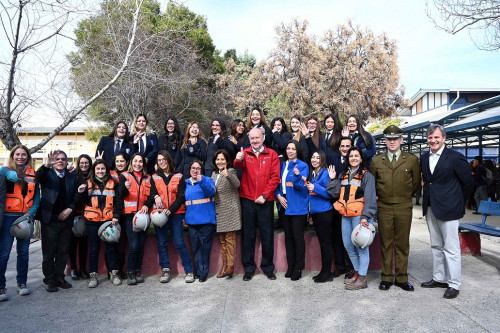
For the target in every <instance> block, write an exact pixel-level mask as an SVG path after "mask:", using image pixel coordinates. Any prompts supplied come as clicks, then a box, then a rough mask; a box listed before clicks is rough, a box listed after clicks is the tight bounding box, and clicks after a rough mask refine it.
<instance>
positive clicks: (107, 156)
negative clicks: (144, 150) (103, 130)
mask: <svg viewBox="0 0 500 333" xmlns="http://www.w3.org/2000/svg"><path fill="white" fill-rule="evenodd" d="M102 151H104V155H103V156H102V158H103V160H104V161H106V164H107V165H108V167H109V168H110V169H114V168H115V162H114V159H115V138H112V137H109V136H103V137H101V140H100V141H99V144H98V145H97V149H96V152H95V157H97V152H102ZM120 152H125V153H127V154H129V155H130V156H132V155H133V154H134V145H133V144H131V143H130V142H127V141H125V140H123V142H122V145H121V147H120Z"/></svg>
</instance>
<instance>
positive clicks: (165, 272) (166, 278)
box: [160, 268, 170, 283]
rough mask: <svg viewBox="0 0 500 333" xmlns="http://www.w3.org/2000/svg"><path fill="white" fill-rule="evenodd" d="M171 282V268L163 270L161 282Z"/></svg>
mask: <svg viewBox="0 0 500 333" xmlns="http://www.w3.org/2000/svg"><path fill="white" fill-rule="evenodd" d="M168 281H170V268H163V269H162V270H161V276H160V282H161V283H167V282H168Z"/></svg>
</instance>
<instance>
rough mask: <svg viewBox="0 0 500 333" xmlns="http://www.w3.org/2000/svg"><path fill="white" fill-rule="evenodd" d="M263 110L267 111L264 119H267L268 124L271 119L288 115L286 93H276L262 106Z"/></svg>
mask: <svg viewBox="0 0 500 333" xmlns="http://www.w3.org/2000/svg"><path fill="white" fill-rule="evenodd" d="M264 110H267V115H266V119H269V121H268V123H269V124H270V122H271V121H270V120H271V119H273V118H275V117H283V116H284V115H285V114H288V113H289V110H290V107H289V105H288V96H287V93H286V92H284V91H282V92H280V93H278V94H277V95H276V96H274V97H273V98H272V99H270V100H269V101H268V102H267V103H266V104H265V105H264Z"/></svg>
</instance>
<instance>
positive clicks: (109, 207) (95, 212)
mask: <svg viewBox="0 0 500 333" xmlns="http://www.w3.org/2000/svg"><path fill="white" fill-rule="evenodd" d="M87 188H88V193H89V198H90V204H91V206H89V205H88V204H87V205H86V206H85V208H84V211H83V216H85V218H86V219H87V220H88V221H90V222H102V221H110V220H112V219H113V199H114V197H115V181H114V180H113V179H108V181H107V182H106V184H105V185H104V189H103V190H102V192H101V190H100V189H99V187H96V188H92V182H91V181H90V180H87ZM103 195H105V196H106V204H105V205H104V208H103V209H101V208H100V207H99V196H103Z"/></svg>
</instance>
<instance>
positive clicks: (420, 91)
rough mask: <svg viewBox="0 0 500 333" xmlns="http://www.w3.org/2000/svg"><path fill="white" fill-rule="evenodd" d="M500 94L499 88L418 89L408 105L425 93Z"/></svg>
mask: <svg viewBox="0 0 500 333" xmlns="http://www.w3.org/2000/svg"><path fill="white" fill-rule="evenodd" d="M455 91H460V92H485V93H488V92H500V88H450V89H420V90H419V91H418V92H417V93H416V94H415V95H413V97H412V98H410V102H409V104H408V105H413V104H415V103H416V102H417V101H418V100H419V99H420V98H422V96H424V95H425V94H427V93H431V92H434V93H449V92H455Z"/></svg>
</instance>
